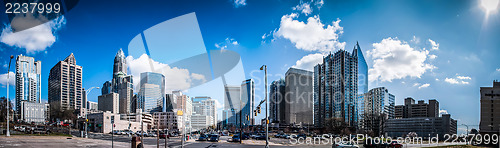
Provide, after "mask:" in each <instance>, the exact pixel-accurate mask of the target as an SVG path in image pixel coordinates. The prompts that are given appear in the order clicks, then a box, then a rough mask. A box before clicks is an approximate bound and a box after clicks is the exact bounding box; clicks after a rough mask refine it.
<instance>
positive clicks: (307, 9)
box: [292, 2, 312, 16]
mask: <svg viewBox="0 0 500 148" xmlns="http://www.w3.org/2000/svg"><path fill="white" fill-rule="evenodd" d="M292 9H293V10H297V11H301V12H302V13H304V14H305V15H306V16H307V15H309V14H311V13H312V9H311V4H309V3H302V2H301V3H300V4H299V5H297V6H295V7H293V8H292Z"/></svg>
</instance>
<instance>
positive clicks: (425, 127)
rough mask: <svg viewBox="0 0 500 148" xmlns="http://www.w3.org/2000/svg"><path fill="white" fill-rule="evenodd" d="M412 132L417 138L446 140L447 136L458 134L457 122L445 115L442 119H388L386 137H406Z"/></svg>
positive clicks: (385, 127) (385, 125)
mask: <svg viewBox="0 0 500 148" xmlns="http://www.w3.org/2000/svg"><path fill="white" fill-rule="evenodd" d="M410 132H415V133H416V134H417V137H424V138H425V137H439V139H444V138H445V137H444V135H445V134H449V135H453V134H457V120H454V119H452V118H451V115H450V114H443V115H442V117H414V118H401V119H388V120H387V121H386V122H385V124H384V135H387V136H389V137H406V136H407V135H408V134H409V133H410Z"/></svg>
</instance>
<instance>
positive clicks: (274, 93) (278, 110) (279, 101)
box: [269, 79, 285, 123]
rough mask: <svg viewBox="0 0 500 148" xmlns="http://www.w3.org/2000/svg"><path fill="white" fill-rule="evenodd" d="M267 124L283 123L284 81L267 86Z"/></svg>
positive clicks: (280, 80)
mask: <svg viewBox="0 0 500 148" xmlns="http://www.w3.org/2000/svg"><path fill="white" fill-rule="evenodd" d="M269 122H271V123H285V80H284V79H279V80H276V81H273V82H271V85H269Z"/></svg>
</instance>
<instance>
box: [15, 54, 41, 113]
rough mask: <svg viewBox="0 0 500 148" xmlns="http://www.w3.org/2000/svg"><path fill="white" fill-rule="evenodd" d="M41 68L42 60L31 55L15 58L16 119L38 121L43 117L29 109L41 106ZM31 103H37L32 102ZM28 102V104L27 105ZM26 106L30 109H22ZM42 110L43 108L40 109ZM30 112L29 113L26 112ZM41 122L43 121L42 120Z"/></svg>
mask: <svg viewBox="0 0 500 148" xmlns="http://www.w3.org/2000/svg"><path fill="white" fill-rule="evenodd" d="M41 70H42V62H41V61H35V59H34V58H33V57H28V56H23V55H19V56H17V58H16V78H15V79H16V85H15V88H16V113H17V115H18V116H17V119H19V120H20V121H24V122H33V121H35V122H38V119H41V118H43V112H42V113H41V114H42V115H40V114H31V109H36V110H38V109H39V108H38V107H37V106H42V105H44V104H42V103H41V99H40V97H41V95H42V93H41V92H42V91H41V89H42V86H41ZM33 103H37V104H38V105H36V104H33ZM28 104H29V105H28ZM26 107H28V108H30V111H24V110H23V109H25V108H26ZM41 111H43V110H41ZM28 113H30V114H28ZM42 122H43V121H42Z"/></svg>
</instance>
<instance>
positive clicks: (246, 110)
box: [240, 79, 255, 125]
mask: <svg viewBox="0 0 500 148" xmlns="http://www.w3.org/2000/svg"><path fill="white" fill-rule="evenodd" d="M240 94H241V103H242V104H241V105H244V106H243V108H242V110H241V116H242V118H243V119H242V121H243V124H245V125H254V124H255V121H254V116H252V113H253V110H254V106H253V105H254V102H255V84H254V81H253V80H252V79H248V80H245V81H243V82H242V83H241V89H240ZM247 117H248V118H249V120H247Z"/></svg>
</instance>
